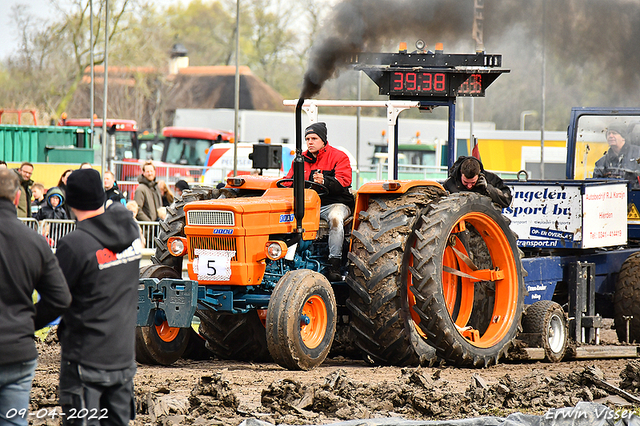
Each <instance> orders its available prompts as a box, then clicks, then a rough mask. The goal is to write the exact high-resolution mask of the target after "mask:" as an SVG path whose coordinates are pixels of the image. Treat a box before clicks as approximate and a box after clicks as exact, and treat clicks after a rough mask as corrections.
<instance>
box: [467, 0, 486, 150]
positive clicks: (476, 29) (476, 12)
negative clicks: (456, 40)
mask: <svg viewBox="0 0 640 426" xmlns="http://www.w3.org/2000/svg"><path fill="white" fill-rule="evenodd" d="M471 37H472V38H473V40H474V41H475V42H476V52H484V0H473V28H472V30H471ZM475 109H476V105H475V98H474V97H471V102H469V145H470V147H471V148H472V149H473V145H474V140H475V136H474V134H473V122H474V121H475Z"/></svg>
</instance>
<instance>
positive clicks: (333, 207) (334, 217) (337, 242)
mask: <svg viewBox="0 0 640 426" xmlns="http://www.w3.org/2000/svg"><path fill="white" fill-rule="evenodd" d="M350 214H351V209H349V207H347V206H345V205H344V204H341V203H336V204H329V205H327V206H322V207H320V219H324V220H326V221H327V222H328V223H329V258H332V257H334V258H335V257H337V258H339V259H340V258H342V244H344V225H343V223H344V220H345V219H346V218H348V217H349V215H350Z"/></svg>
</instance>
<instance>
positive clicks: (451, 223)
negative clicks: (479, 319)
mask: <svg viewBox="0 0 640 426" xmlns="http://www.w3.org/2000/svg"><path fill="white" fill-rule="evenodd" d="M467 225H471V226H472V227H473V229H475V230H476V231H477V232H478V234H479V235H480V236H481V237H482V239H483V241H484V245H483V246H484V247H486V250H487V251H488V255H489V256H490V262H491V265H493V266H492V267H491V268H486V269H480V268H478V269H477V270H474V269H476V265H474V263H473V261H472V259H474V258H475V257H478V256H476V254H475V253H473V250H474V248H473V247H465V246H464V244H463V243H462V241H461V236H462V235H463V234H464V232H465V230H466V229H467ZM408 246H409V247H410V249H409V250H407V251H406V253H405V262H404V265H405V266H406V273H404V274H403V276H406V282H407V286H408V287H409V290H410V294H411V295H413V299H412V300H411V301H413V302H414V304H413V306H412V316H413V319H414V321H415V323H416V324H417V325H418V328H419V329H420V330H421V331H422V333H423V334H424V336H425V337H426V341H427V342H428V343H429V344H430V345H432V346H433V347H434V348H435V349H436V351H437V353H438V355H439V356H440V357H441V358H443V359H445V360H446V361H448V362H450V363H452V364H455V365H473V366H476V367H485V366H488V365H491V364H495V363H497V362H498V360H499V359H500V358H501V357H502V356H504V355H505V353H506V351H507V350H508V348H509V347H510V345H511V344H512V341H513V339H514V338H515V336H516V334H517V333H518V331H520V321H521V317H522V313H523V310H524V293H525V287H524V279H523V276H524V269H523V268H522V262H521V259H520V251H519V250H518V247H517V244H516V237H515V235H514V234H513V232H512V231H511V230H510V228H509V223H508V221H507V219H506V218H505V217H504V216H502V214H501V212H500V210H499V209H497V208H496V207H495V206H494V205H493V203H492V202H491V199H490V198H488V197H485V196H482V195H479V194H475V193H471V192H461V193H456V194H452V195H450V196H448V197H444V198H441V199H440V200H438V202H437V203H434V205H433V206H432V208H431V210H430V211H429V214H428V215H426V214H423V215H421V216H420V220H419V223H418V224H417V226H416V229H415V231H414V232H413V234H412V236H411V239H410V241H409V243H408ZM467 250H470V251H472V252H468V251H467ZM483 250H484V249H483ZM469 259H471V261H470V260H469ZM405 274H406V275H405ZM487 281H489V282H492V283H493V284H494V286H492V287H493V288H491V289H489V290H488V291H489V292H490V294H487V296H489V295H490V296H491V297H493V307H492V308H491V312H492V315H491V316H490V317H489V318H488V319H487V320H488V324H480V325H477V324H475V323H474V322H472V321H470V319H471V318H472V317H473V316H474V315H475V314H476V312H474V306H476V304H474V299H475V298H477V297H478V295H477V290H478V285H479V284H474V283H482V282H487ZM482 287H483V288H485V287H486V288H489V287H488V286H485V285H483V286H482ZM472 324H473V325H472ZM483 330H484V331H483Z"/></svg>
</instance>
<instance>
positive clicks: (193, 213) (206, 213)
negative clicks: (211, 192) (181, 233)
mask: <svg viewBox="0 0 640 426" xmlns="http://www.w3.org/2000/svg"><path fill="white" fill-rule="evenodd" d="M187 224H188V225H204V226H234V225H235V220H234V216H233V212H228V211H221V210H190V211H188V212H187Z"/></svg>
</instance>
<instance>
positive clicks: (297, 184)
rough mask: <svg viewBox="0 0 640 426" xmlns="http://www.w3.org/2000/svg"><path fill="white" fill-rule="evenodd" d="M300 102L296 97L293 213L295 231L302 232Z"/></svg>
mask: <svg viewBox="0 0 640 426" xmlns="http://www.w3.org/2000/svg"><path fill="white" fill-rule="evenodd" d="M302 104H304V98H302V97H301V98H300V99H298V104H297V105H296V156H295V158H294V159H293V215H294V216H295V218H296V232H297V233H299V234H302V232H303V229H302V219H303V218H304V159H303V158H302Z"/></svg>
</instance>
